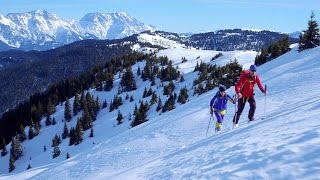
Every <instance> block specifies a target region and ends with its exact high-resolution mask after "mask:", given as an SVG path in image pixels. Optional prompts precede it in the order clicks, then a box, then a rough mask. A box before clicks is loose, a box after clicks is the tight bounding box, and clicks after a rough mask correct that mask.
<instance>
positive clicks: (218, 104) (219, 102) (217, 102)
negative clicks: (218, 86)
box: [210, 91, 233, 111]
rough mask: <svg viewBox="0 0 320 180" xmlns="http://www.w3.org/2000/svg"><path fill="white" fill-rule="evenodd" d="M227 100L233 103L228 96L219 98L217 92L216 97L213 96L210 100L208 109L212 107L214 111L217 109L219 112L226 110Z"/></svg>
mask: <svg viewBox="0 0 320 180" xmlns="http://www.w3.org/2000/svg"><path fill="white" fill-rule="evenodd" d="M228 99H230V100H231V101H232V102H233V99H232V98H231V97H230V96H229V95H228V94H226V95H225V96H223V97H221V95H220V92H219V91H218V92H217V93H216V95H214V96H213V98H212V99H211V101H210V107H211V106H213V108H214V109H218V110H221V111H222V110H226V109H227V103H228ZM213 104H214V105H213Z"/></svg>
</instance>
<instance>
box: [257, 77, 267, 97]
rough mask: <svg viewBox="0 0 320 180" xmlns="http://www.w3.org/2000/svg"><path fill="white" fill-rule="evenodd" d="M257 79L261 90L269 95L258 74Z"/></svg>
mask: <svg viewBox="0 0 320 180" xmlns="http://www.w3.org/2000/svg"><path fill="white" fill-rule="evenodd" d="M256 81H257V84H258V87H259V89H260V91H261V92H263V93H264V94H265V95H267V92H266V90H265V89H264V87H263V86H262V84H261V81H260V78H259V76H256Z"/></svg>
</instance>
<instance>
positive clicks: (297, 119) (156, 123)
mask: <svg viewBox="0 0 320 180" xmlns="http://www.w3.org/2000/svg"><path fill="white" fill-rule="evenodd" d="M170 51H172V52H170ZM170 51H169V50H164V51H160V52H159V53H158V55H167V56H168V57H169V58H172V59H173V60H174V63H175V64H176V65H178V66H179V68H180V70H181V71H182V72H184V77H185V79H186V81H184V82H182V83H177V84H176V87H177V88H176V89H177V90H179V89H180V87H183V86H185V85H186V86H187V87H189V88H190V87H191V85H190V84H192V81H193V78H195V77H196V76H197V72H191V71H190V67H189V66H192V64H193V65H195V64H196V61H195V60H194V57H198V56H200V58H198V59H197V60H199V61H200V60H204V61H205V60H206V58H205V57H206V56H208V57H210V56H209V55H206V54H205V53H203V54H200V52H199V51H195V52H191V51H192V50H190V52H187V50H185V52H181V51H180V50H179V49H178V50H177V51H176V52H174V50H170ZM179 53H182V54H184V56H186V58H187V59H188V61H187V62H186V63H185V64H186V65H185V66H184V65H183V64H179V62H181V57H179V55H177V54H179ZM211 53H212V54H214V53H215V52H211ZM239 53H240V52H233V54H232V53H230V54H229V55H230V56H227V53H224V52H223V54H224V56H222V57H220V58H221V59H220V58H218V59H216V60H215V61H213V62H211V63H224V62H225V60H224V59H223V58H227V59H228V58H229V59H233V57H235V56H237V57H240V55H241V54H239ZM188 54H189V55H188ZM208 54H210V53H209V51H208ZM251 56H252V55H250V53H249V55H247V57H251ZM243 57H245V56H243ZM253 57H254V56H253ZM202 58H203V59H202ZM319 58H320V48H314V49H310V50H305V51H303V52H300V53H298V52H297V51H296V49H294V50H292V51H290V52H288V53H287V54H285V55H283V56H281V57H279V58H277V59H275V60H273V61H271V62H268V63H266V64H264V65H262V66H260V67H259V68H258V73H259V74H260V77H261V79H262V82H263V83H264V84H267V85H268V92H269V95H268V96H267V97H264V96H263V94H262V93H260V92H259V90H257V92H256V101H257V111H256V119H257V120H256V121H255V122H253V123H250V124H247V118H246V116H247V111H248V105H247V107H246V108H245V110H244V113H243V115H242V117H241V119H240V123H241V124H240V127H239V128H237V129H231V125H232V117H233V114H234V111H235V110H234V106H233V105H232V104H230V105H229V109H228V113H227V115H226V117H225V122H224V127H223V131H222V132H220V133H214V130H213V125H214V123H213V122H212V121H211V124H210V129H209V133H208V137H206V130H207V126H208V122H209V118H210V115H209V111H208V104H209V101H210V99H211V98H212V96H213V94H214V93H215V91H216V90H213V91H210V92H207V93H205V94H203V95H201V96H190V101H189V102H188V103H186V104H184V105H177V107H176V109H174V110H172V111H170V112H166V113H162V114H161V113H160V114H159V113H157V112H155V111H154V109H155V105H154V106H151V109H150V110H149V111H148V112H149V113H148V119H149V121H148V122H146V123H144V124H141V125H139V126H137V127H135V128H131V129H128V128H129V124H130V122H129V121H128V114H129V113H130V112H131V113H132V111H133V109H134V104H135V103H137V102H138V99H139V97H141V96H142V93H143V90H144V87H149V84H150V82H144V81H142V80H140V79H139V78H137V81H138V88H139V89H138V90H136V91H133V92H129V93H128V94H129V95H133V96H134V97H135V102H132V103H130V102H129V101H128V100H126V101H125V104H124V105H122V106H120V107H119V109H120V111H121V113H122V114H123V115H124V123H123V124H121V125H115V124H116V117H117V111H113V112H108V108H107V109H104V110H101V112H100V113H99V115H98V119H97V120H96V121H95V122H94V130H95V136H94V137H93V138H88V135H89V131H88V132H86V133H85V135H84V141H83V142H82V143H81V144H79V145H77V146H71V147H70V146H68V141H63V142H62V144H60V145H59V147H60V150H61V155H60V156H59V157H58V158H55V159H52V148H51V147H50V145H51V139H52V138H53V136H54V133H55V132H56V131H58V132H59V131H60V132H62V127H63V123H62V122H61V121H59V119H60V120H61V119H62V117H63V106H59V107H57V112H56V113H55V118H56V119H57V120H58V124H57V125H55V126H49V127H45V126H43V127H44V128H42V130H41V133H40V135H39V136H37V137H35V139H34V140H32V141H29V140H27V141H26V142H25V143H23V146H24V147H25V150H24V153H25V155H24V156H23V157H22V158H21V159H19V160H18V161H16V166H17V168H16V169H15V170H14V171H13V172H12V173H10V174H8V173H7V172H8V164H9V160H8V155H7V156H6V157H1V158H0V163H1V166H0V173H1V175H0V179H27V178H32V179H59V178H60V179H318V178H319V175H320V174H319V172H320V169H319V167H320V156H319V151H320V146H319V145H320V122H319V121H318V120H317V118H318V117H319V115H320V110H319V108H320V104H319V102H320V95H319V94H320V93H319V89H320V83H319V81H320V80H319V76H320V71H319V70H320V61H319ZM240 59H241V58H239V62H240V63H242V62H244V64H248V63H250V62H249V60H244V59H243V60H244V61H242V60H240ZM251 62H253V59H251ZM188 63H190V65H187V64H188ZM139 65H140V66H143V65H144V63H143V62H141V63H140V64H139ZM136 69H137V65H135V66H134V67H133V72H135V70H136ZM116 77H118V76H116ZM117 83H119V80H115V87H117ZM157 83H159V82H158V81H157ZM153 89H154V90H156V91H157V92H158V94H162V93H161V92H162V88H159V89H157V88H156V87H153ZM91 92H92V93H93V94H94V95H99V97H100V99H107V102H110V100H111V98H112V97H113V95H110V94H106V93H104V92H96V91H94V90H91ZM227 92H228V93H229V94H230V95H233V94H234V90H233V89H229V90H227ZM112 93H116V88H113V91H112ZM189 94H191V93H190V92H189ZM122 96H125V94H123V95H122ZM162 98H163V99H165V97H162ZM123 99H124V98H123ZM147 99H148V98H147ZM75 121H76V117H74V118H73V120H72V121H71V122H70V123H69V124H68V128H70V126H74V125H75ZM113 126H115V127H113ZM44 144H46V145H47V147H48V150H47V151H46V152H43V145H44ZM8 147H9V146H8ZM67 152H68V153H69V154H70V155H71V158H70V159H67V160H65V157H66V153H67ZM28 164H31V166H32V168H31V169H29V170H27V171H26V168H27V166H28Z"/></svg>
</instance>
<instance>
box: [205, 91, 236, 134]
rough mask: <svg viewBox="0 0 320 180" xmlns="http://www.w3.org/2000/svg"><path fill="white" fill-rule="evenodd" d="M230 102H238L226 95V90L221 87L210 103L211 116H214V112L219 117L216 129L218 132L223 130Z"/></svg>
mask: <svg viewBox="0 0 320 180" xmlns="http://www.w3.org/2000/svg"><path fill="white" fill-rule="evenodd" d="M228 100H230V101H231V102H232V103H233V104H235V103H236V101H235V100H234V99H232V98H231V97H230V96H229V95H228V94H227V93H226V88H225V87H223V86H220V87H219V91H218V92H217V93H216V94H215V95H214V96H213V98H212V99H211V101H210V114H211V116H212V115H213V112H214V114H215V116H216V117H217V122H216V128H215V130H216V131H220V130H221V127H222V123H223V118H224V115H225V114H226V110H227V103H228Z"/></svg>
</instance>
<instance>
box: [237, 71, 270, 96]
mask: <svg viewBox="0 0 320 180" xmlns="http://www.w3.org/2000/svg"><path fill="white" fill-rule="evenodd" d="M255 83H257V84H258V87H259V89H260V90H261V91H262V92H265V90H264V88H263V86H262V84H261V82H260V78H259V76H258V75H257V74H255V76H253V77H252V76H251V75H250V72H249V70H244V71H242V73H241V76H240V80H239V81H238V83H237V84H236V86H235V90H236V93H237V94H238V93H241V94H242V97H251V96H252V95H253V92H254V85H255Z"/></svg>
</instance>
